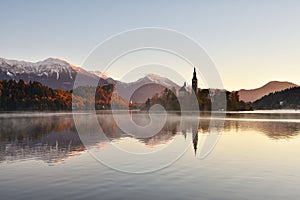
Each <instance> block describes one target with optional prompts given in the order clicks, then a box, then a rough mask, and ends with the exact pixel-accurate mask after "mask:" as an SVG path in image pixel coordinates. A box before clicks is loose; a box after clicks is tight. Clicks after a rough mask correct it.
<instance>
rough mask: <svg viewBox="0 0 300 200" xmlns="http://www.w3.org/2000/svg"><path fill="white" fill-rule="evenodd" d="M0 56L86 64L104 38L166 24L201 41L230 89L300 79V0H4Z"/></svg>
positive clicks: (0, 13)
mask: <svg viewBox="0 0 300 200" xmlns="http://www.w3.org/2000/svg"><path fill="white" fill-rule="evenodd" d="M0 7H1V11H0V27H1V29H0V57H4V58H8V59H20V60H26V61H38V60H43V59H45V58H48V57H58V58H61V59H65V60H68V61H69V62H71V63H73V64H75V65H77V66H81V64H82V63H83V61H84V59H85V58H86V56H87V55H88V54H89V52H90V51H91V50H92V49H93V48H94V47H95V46H96V45H97V44H99V43H100V42H102V41H103V40H105V39H106V38H108V37H110V36H111V35H114V34H117V33H119V32H121V31H125V30H128V29H133V28H141V27H162V28H168V29H173V30H177V31H179V32H182V33H184V34H186V35H188V36H190V37H191V38H193V39H195V40H196V41H197V42H198V43H200V44H201V45H202V46H203V47H204V48H205V49H206V50H207V52H208V54H209V56H210V57H211V58H212V59H213V61H214V62H215V64H216V67H217V69H218V70H219V73H220V74H221V78H222V80H223V83H224V87H225V88H226V89H229V90H237V89H240V88H255V87H259V86H261V85H263V84H265V83H267V82H268V81H271V80H279V81H291V82H294V83H296V84H300V80H299V76H300V55H299V54H300V21H299V19H300V1H298V0H281V1H276V0H269V1H268V0H263V1H261V0H251V1H249V0H223V1H213V0H212V1H176V0H170V1H162V0H160V1H155V0H151V1H143V0H136V1H131V0H126V1H125V0H119V1H114V0H111V1H82V0H78V1H76V0H73V1H71V0H70V1H64V0H62V1H59V0H52V1H40V0H36V1H33V0H27V1H16V0H7V1H0Z"/></svg>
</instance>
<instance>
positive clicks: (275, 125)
mask: <svg viewBox="0 0 300 200" xmlns="http://www.w3.org/2000/svg"><path fill="white" fill-rule="evenodd" d="M226 124H227V125H228V123H226ZM226 124H225V125H226ZM230 124H231V125H230V126H232V125H233V126H235V127H237V129H239V130H247V129H248V130H254V131H259V132H262V133H264V134H265V135H267V136H268V137H270V138H272V139H288V138H293V137H295V136H297V135H298V134H299V133H300V124H299V123H293V122H263V121H261V122H260V121H252V122H251V121H230Z"/></svg>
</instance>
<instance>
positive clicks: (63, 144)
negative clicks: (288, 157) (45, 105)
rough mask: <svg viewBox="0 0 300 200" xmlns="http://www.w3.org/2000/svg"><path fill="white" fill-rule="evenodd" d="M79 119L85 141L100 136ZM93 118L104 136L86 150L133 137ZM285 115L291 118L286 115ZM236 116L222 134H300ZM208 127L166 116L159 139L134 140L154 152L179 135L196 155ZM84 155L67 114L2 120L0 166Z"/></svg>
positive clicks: (103, 117)
mask: <svg viewBox="0 0 300 200" xmlns="http://www.w3.org/2000/svg"><path fill="white" fill-rule="evenodd" d="M28 115H30V114H28ZM120 115H122V114H120ZM79 116H82V119H81V120H79V121H78V122H77V123H79V124H81V123H82V124H85V125H87V129H86V135H87V136H88V137H89V136H91V137H93V136H94V135H96V136H99V132H95V133H94V132H93V130H92V128H91V127H93V124H92V123H93V122H92V121H90V120H88V117H89V115H85V114H82V115H81V114H80V115H79ZM97 116H98V117H97V120H98V122H99V125H100V126H101V128H102V130H103V131H104V133H105V136H104V135H103V136H102V137H95V138H96V140H92V141H91V143H89V144H88V146H87V147H99V146H103V145H102V144H105V143H107V142H109V141H110V140H112V141H114V140H120V139H122V138H128V137H133V136H131V135H128V134H126V133H124V132H123V131H122V130H120V128H119V127H118V126H117V123H116V122H115V121H114V118H113V116H112V115H111V114H109V113H99V114H98V115H97ZM287 116H289V117H290V118H292V115H290V114H289V115H287ZM287 116H286V115H272V117H270V116H269V118H272V119H274V118H275V120H279V119H280V117H281V118H282V119H286V117H287ZM239 117H240V118H238V116H235V115H234V114H232V115H230V116H228V118H227V119H228V120H226V121H225V124H224V127H223V130H220V131H225V132H228V131H230V132H231V131H236V132H239V131H245V130H251V131H252V130H253V131H258V132H261V133H263V134H265V135H266V136H268V137H270V138H272V139H287V138H289V139H292V138H293V137H295V136H297V135H298V134H299V133H300V123H296V122H292V121H290V122H274V121H269V120H268V116H267V115H261V116H260V118H261V120H259V119H258V120H257V119H256V120H255V121H249V120H248V119H249V118H250V119H251V118H254V117H255V118H258V116H257V115H255V116H252V117H251V115H248V116H247V115H244V114H242V115H240V116H239ZM297 117H298V115H296V116H295V115H294V118H297ZM247 118H248V119H247ZM132 119H133V121H136V120H137V122H139V124H140V125H146V124H147V121H148V120H149V116H148V115H147V114H142V113H135V114H133V115H132ZM262 120H264V121H262ZM209 123H210V119H209V118H206V119H201V120H200V123H199V122H198V121H197V118H195V117H193V116H188V117H186V118H181V116H180V115H175V114H174V115H169V116H168V118H167V122H166V124H165V126H164V127H163V129H162V130H161V131H159V132H158V133H157V134H155V135H153V136H149V137H145V138H142V137H140V138H136V139H135V140H136V141H138V142H140V143H143V144H144V145H145V147H146V148H147V147H151V148H153V147H155V146H157V145H161V144H167V143H168V142H169V141H172V140H173V138H174V137H175V136H176V135H178V134H183V137H186V135H188V134H190V136H192V138H193V139H192V141H191V142H193V146H194V150H195V152H196V151H197V148H198V135H199V138H200V134H207V133H208V130H209ZM92 133H94V135H93V134H92ZM81 137H82V135H81ZM81 139H82V138H81ZM84 150H85V146H84V145H83V143H82V141H81V140H80V137H79V135H78V133H77V131H76V128H75V124H74V122H73V117H72V115H70V114H59V113H58V114H55V113H54V114H31V115H30V117H28V116H26V114H22V115H18V114H17V115H15V114H7V115H2V117H1V118H0V162H7V161H8V162H9V161H20V160H28V159H34V160H42V161H45V162H47V163H59V162H62V161H63V160H65V159H66V158H68V157H70V156H73V155H77V154H78V153H80V152H82V151H84Z"/></svg>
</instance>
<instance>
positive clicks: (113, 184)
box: [0, 111, 300, 200]
mask: <svg viewBox="0 0 300 200" xmlns="http://www.w3.org/2000/svg"><path fill="white" fill-rule="evenodd" d="M80 115H82V116H83V117H82V120H88V117H89V115H88V114H84V113H81V114H80ZM120 115H122V114H120ZM132 117H133V119H134V120H135V121H136V122H137V123H140V124H143V123H144V124H147V120H148V119H147V115H146V114H140V113H134V114H133V116H132ZM98 121H99V124H100V126H101V127H102V129H103V131H104V132H105V135H106V137H107V138H108V139H109V140H110V141H111V142H112V143H114V144H115V145H117V146H118V147H119V148H120V149H123V150H126V151H128V152H135V153H136V152H139V153H151V152H157V151H159V150H162V149H164V148H165V147H166V146H169V145H170V144H172V142H174V141H177V142H176V145H177V146H176V145H175V146H173V147H172V148H174V150H175V148H180V147H181V146H180V145H186V144H187V143H188V144H190V146H189V147H188V149H187V151H186V152H185V153H184V154H183V155H182V157H181V158H180V159H178V160H177V161H176V162H174V163H173V164H171V165H170V166H168V167H166V168H164V169H162V170H158V171H155V172H151V173H142V174H128V173H122V172H120V171H116V170H113V169H111V168H109V167H107V166H105V165H103V164H101V163H99V162H98V161H97V160H95V159H94V158H93V157H92V156H91V155H90V153H89V152H88V151H87V148H91V149H93V150H96V151H98V152H100V153H101V152H103V153H105V154H107V155H110V153H111V157H114V158H118V159H119V161H120V162H123V161H124V162H126V158H124V157H120V156H119V157H118V155H116V153H115V152H110V151H111V148H109V145H108V141H107V140H95V141H94V142H93V143H91V144H90V145H91V146H88V147H86V146H84V145H83V144H82V142H81V140H80V137H79V136H78V133H77V131H76V128H75V125H74V122H73V116H72V114H70V113H10V114H0V180H1V181H0V198H1V199H58V198H60V199H61V198H64V199H103V200H104V199H146V200H147V199H149V200H150V199H151V200H152V199H230V200H231V199H264V200H265V199H300V190H299V186H300V170H299V166H300V157H299V154H300V137H299V134H300V112H296V111H280V112H279V111H276V112H274V111H272V112H232V113H228V114H227V117H226V120H225V123H224V127H223V128H222V129H221V130H220V133H221V136H220V138H219V140H218V142H217V145H216V146H215V148H214V149H213V151H212V152H211V153H210V154H209V155H208V156H207V157H206V158H205V159H198V158H197V154H198V153H199V152H198V151H199V145H201V139H202V138H203V137H204V136H205V135H206V134H208V130H209V129H208V128H209V121H210V119H209V116H206V115H205V116H203V117H202V118H201V120H200V123H199V125H198V127H197V129H196V130H197V131H196V133H195V131H194V129H193V127H192V125H191V124H189V123H187V124H186V126H185V127H184V128H182V127H181V126H180V117H178V115H176V114H175V113H174V114H172V115H170V117H169V118H168V119H167V123H166V125H165V126H164V128H163V130H162V131H160V132H159V133H158V134H156V135H153V136H151V137H149V138H135V137H133V136H130V135H128V134H125V133H124V132H122V131H121V130H120V129H119V128H118V126H117V125H116V123H115V122H114V120H113V119H112V116H111V115H110V114H105V113H99V114H98ZM87 134H89V133H88V131H87ZM195 138H196V139H195ZM159 159H164V158H163V157H159V156H158V157H157V160H159ZM153 162H156V161H155V160H153ZM139 164H141V163H139ZM142 164H143V163H142ZM127 165H132V166H133V165H135V163H127ZM144 165H145V166H146V165H147V162H145V163H144Z"/></svg>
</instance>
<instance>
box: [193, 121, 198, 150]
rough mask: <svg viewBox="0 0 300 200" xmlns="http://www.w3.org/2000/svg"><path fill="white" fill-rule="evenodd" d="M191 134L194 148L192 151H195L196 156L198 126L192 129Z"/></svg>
mask: <svg viewBox="0 0 300 200" xmlns="http://www.w3.org/2000/svg"><path fill="white" fill-rule="evenodd" d="M192 133H193V146H194V151H195V155H196V154H197V146H198V126H197V127H194V126H193V127H192Z"/></svg>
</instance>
